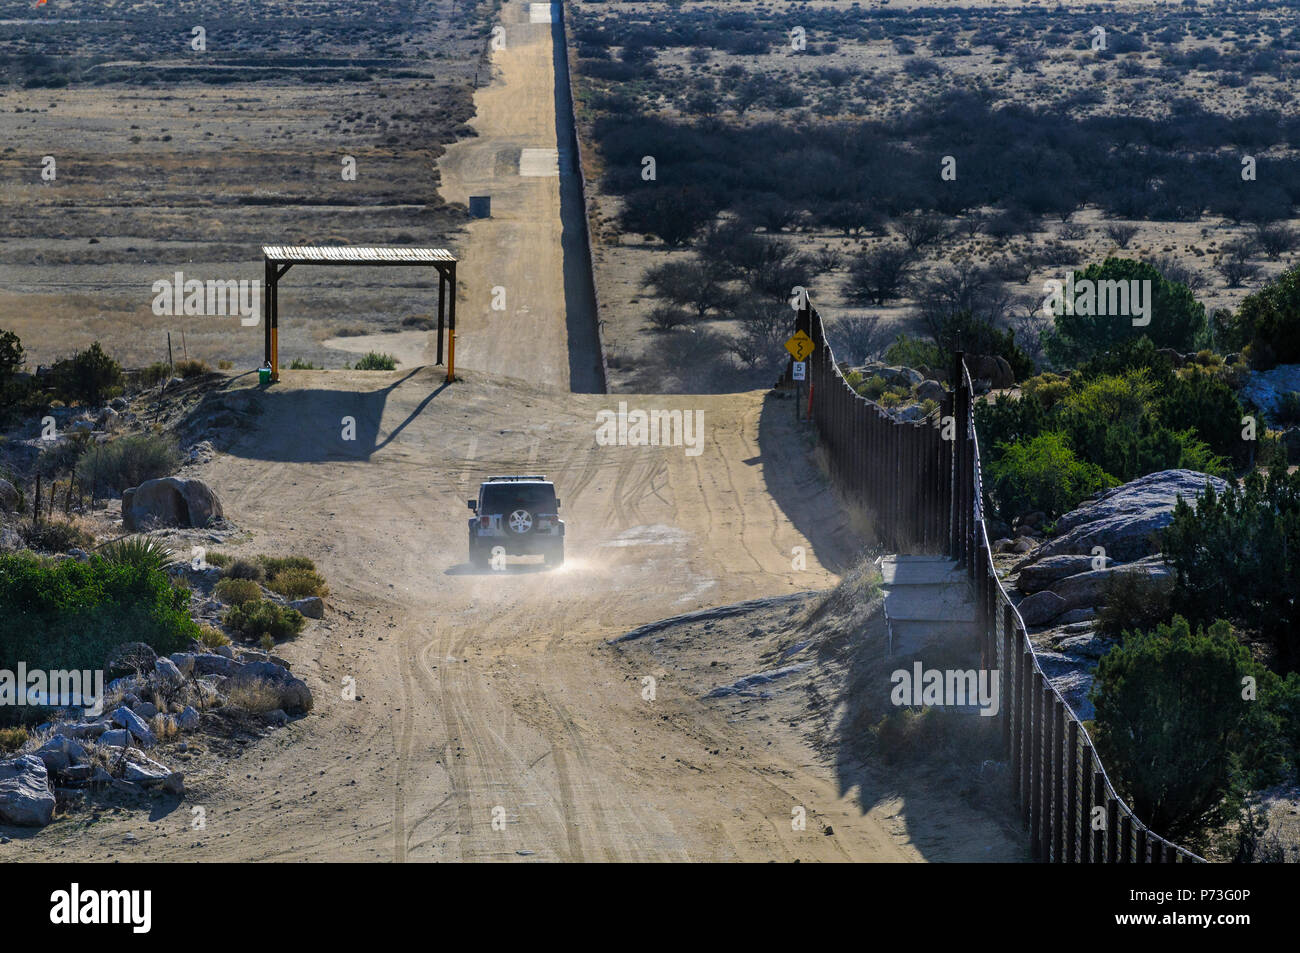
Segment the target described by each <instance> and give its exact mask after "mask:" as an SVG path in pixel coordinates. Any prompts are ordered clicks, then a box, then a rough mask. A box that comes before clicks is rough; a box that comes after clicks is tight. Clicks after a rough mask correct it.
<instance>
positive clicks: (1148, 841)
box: [787, 295, 1203, 864]
mask: <svg viewBox="0 0 1300 953" xmlns="http://www.w3.org/2000/svg"><path fill="white" fill-rule="evenodd" d="M795 330H796V332H798V331H803V332H805V333H806V334H807V335H808V336H809V337H810V338H812V342H813V344H814V346H815V350H814V351H813V352H812V354H811V355H810V356H809V358H808V361H807V367H806V371H807V373H806V377H807V384H808V389H809V390H808V408H809V413H810V416H811V420H812V422H813V424H814V426H815V427H816V428H817V433H818V436H819V438H820V442H821V445H822V446H823V447H824V448H825V451H826V454H827V460H828V462H829V468H830V471H831V478H832V479H833V480H834V481H835V482H836V484H837V485H838V486H839V487H840V488H841V490H842V491H843V492H844V494H845V495H846V497H847V498H848V499H849V501H850V502H853V503H857V504H858V505H860V506H862V507H863V508H864V509H866V510H867V511H868V513H870V514H871V516H872V518H873V520H874V528H875V532H876V535H877V537H878V539H879V541H880V543H881V544H882V545H883V546H885V547H887V548H888V549H890V550H891V551H893V552H896V553H909V554H918V553H931V554H946V555H947V556H948V557H950V558H952V559H954V560H956V561H958V562H959V563H960V564H961V565H962V566H963V567H965V569H966V571H967V573H968V575H969V577H970V584H971V587H972V590H973V592H974V596H975V602H976V628H977V632H978V639H979V650H980V664H981V666H982V667H983V668H986V669H996V670H997V671H998V672H999V673H1000V675H999V684H1000V691H1001V698H1000V706H999V711H998V715H997V718H998V719H999V720H1000V723H1001V728H1002V743H1003V747H1004V751H1005V755H1006V758H1007V762H1008V764H1009V768H1010V771H1009V780H1010V795H1011V797H1013V798H1014V800H1015V803H1016V807H1017V809H1018V810H1019V812H1020V815H1021V817H1022V818H1023V820H1024V822H1025V825H1026V827H1027V828H1028V832H1029V848H1030V853H1031V855H1032V857H1033V858H1034V859H1035V860H1039V861H1046V862H1058V863H1139V864H1143V863H1153V864H1159V863H1166V864H1168V863H1199V862H1203V860H1202V858H1200V857H1198V856H1197V855H1195V854H1193V853H1191V852H1190V851H1188V850H1185V849H1183V848H1181V847H1179V846H1177V845H1175V844H1172V843H1170V842H1169V841H1167V840H1165V839H1164V838H1163V837H1160V836H1159V835H1157V834H1156V833H1154V832H1153V831H1151V830H1150V829H1149V828H1147V827H1146V825H1144V824H1143V823H1142V822H1141V821H1140V820H1139V819H1138V818H1137V816H1136V815H1134V813H1133V812H1132V810H1130V809H1129V807H1128V805H1126V804H1125V803H1124V802H1123V801H1122V800H1121V799H1120V797H1119V795H1118V794H1116V793H1115V787H1114V785H1112V784H1111V782H1110V778H1109V777H1107V775H1106V769H1105V768H1104V767H1103V766H1102V763H1101V759H1100V758H1099V757H1098V756H1097V751H1096V749H1095V747H1094V746H1093V743H1092V739H1091V738H1090V737H1089V736H1088V732H1087V729H1085V728H1084V726H1083V724H1082V723H1081V722H1080V721H1079V719H1078V718H1077V717H1076V716H1075V714H1074V712H1073V711H1072V710H1071V709H1070V706H1069V705H1068V704H1066V702H1065V700H1064V699H1063V698H1062V697H1061V695H1060V693H1059V692H1058V691H1057V690H1056V689H1055V688H1054V687H1053V686H1052V684H1051V682H1050V681H1049V679H1048V678H1047V676H1046V674H1044V672H1043V670H1042V668H1041V666H1040V665H1039V664H1038V658H1037V656H1036V655H1035V654H1034V649H1033V645H1032V644H1031V643H1030V641H1029V637H1028V634H1027V630H1026V628H1025V623H1024V620H1023V619H1022V618H1021V617H1020V613H1019V612H1017V611H1016V607H1015V605H1014V604H1012V602H1011V599H1010V598H1009V597H1008V596H1007V592H1006V590H1005V589H1004V588H1003V586H1002V582H1001V580H1000V579H999V578H998V574H997V570H996V569H995V568H994V565H993V554H992V549H991V548H990V546H989V538H988V531H987V529H986V527H985V523H984V503H983V482H982V477H981V470H980V448H979V440H978V439H977V437H976V434H975V422H974V416H973V414H972V412H971V410H972V400H973V397H974V389H973V387H972V385H971V376H970V372H969V370H968V369H967V367H966V362H965V357H964V355H961V354H958V355H957V358H956V360H955V361H954V365H953V369H952V381H953V386H952V387H951V388H950V390H949V392H948V395H947V397H946V398H945V399H944V401H943V403H942V404H941V407H940V410H939V412H938V414H932V415H931V417H930V418H927V419H925V420H922V421H918V422H914V423H905V422H902V421H897V420H895V419H894V418H892V417H891V416H890V415H889V414H888V413H886V411H885V410H884V408H883V407H881V406H880V405H879V404H876V403H875V402H873V401H871V400H868V399H867V398H866V397H863V396H862V395H860V394H858V393H857V392H856V391H855V390H854V389H853V387H852V386H851V385H850V384H849V382H848V381H847V380H846V379H845V377H844V374H843V373H842V371H841V369H840V367H839V366H838V365H837V364H836V362H835V354H834V352H833V350H832V348H831V345H830V342H829V341H828V340H827V338H826V330H825V327H824V326H823V324H822V320H821V316H820V315H819V314H818V313H817V310H816V308H814V307H813V305H812V302H811V301H809V300H808V299H807V296H806V295H805V296H803V307H802V308H800V309H799V311H798V314H797V317H796V319H795ZM790 377H791V374H790V371H789V370H787V380H788V379H790Z"/></svg>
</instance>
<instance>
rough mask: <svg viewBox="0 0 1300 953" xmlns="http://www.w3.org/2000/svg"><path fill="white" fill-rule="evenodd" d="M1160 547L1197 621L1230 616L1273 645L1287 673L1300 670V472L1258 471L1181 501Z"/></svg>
mask: <svg viewBox="0 0 1300 953" xmlns="http://www.w3.org/2000/svg"><path fill="white" fill-rule="evenodd" d="M1161 549H1162V551H1163V552H1164V554H1165V560H1166V561H1167V562H1168V563H1169V565H1170V566H1171V567H1173V569H1174V571H1175V588H1174V597H1173V601H1174V605H1176V606H1177V607H1178V610H1179V611H1180V612H1181V613H1183V614H1184V615H1185V616H1187V618H1188V619H1189V620H1190V621H1191V622H1192V623H1193V624H1208V621H1210V620H1213V619H1217V618H1220V617H1223V618H1227V619H1228V620H1230V621H1231V622H1233V623H1234V624H1235V625H1237V626H1239V627H1241V628H1243V629H1247V630H1250V631H1252V632H1255V633H1258V634H1259V635H1260V636H1262V637H1263V638H1264V639H1265V640H1267V641H1268V642H1269V643H1271V644H1272V645H1273V647H1274V649H1275V651H1276V652H1277V658H1278V664H1279V667H1280V669H1281V671H1283V672H1287V671H1293V670H1296V669H1297V668H1300V635H1297V633H1298V632H1300V473H1295V474H1288V473H1287V472H1286V471H1285V470H1283V469H1281V468H1275V469H1272V470H1270V471H1269V472H1268V473H1261V472H1259V471H1255V472H1253V473H1251V474H1249V475H1248V476H1247V477H1246V479H1245V481H1244V484H1243V485H1242V486H1240V487H1237V486H1232V485H1230V486H1229V487H1228V488H1227V490H1226V491H1225V492H1223V493H1219V492H1218V491H1216V490H1215V489H1214V488H1213V487H1212V486H1207V487H1206V488H1205V490H1204V492H1202V493H1200V494H1199V495H1198V496H1197V498H1196V500H1195V501H1187V500H1179V501H1178V503H1177V504H1176V505H1175V506H1174V512H1173V518H1172V521H1171V522H1170V524H1169V525H1168V526H1167V527H1166V528H1165V531H1164V533H1163V534H1162V536H1161Z"/></svg>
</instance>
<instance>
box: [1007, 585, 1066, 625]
mask: <svg viewBox="0 0 1300 953" xmlns="http://www.w3.org/2000/svg"><path fill="white" fill-rule="evenodd" d="M1016 608H1017V609H1018V610H1019V611H1020V617H1021V618H1022V619H1024V620H1025V625H1031V626H1032V625H1045V624H1046V623H1048V622H1051V621H1052V620H1053V619H1055V618H1056V617H1057V616H1058V615H1060V614H1061V613H1062V612H1064V611H1065V610H1066V608H1068V607H1067V606H1066V604H1065V600H1064V599H1062V598H1061V597H1060V596H1059V595H1057V594H1056V593H1054V592H1052V591H1051V590H1045V591H1043V592H1036V593H1034V594H1033V595H1032V596H1028V597H1026V598H1025V600H1024V601H1023V602H1022V603H1020V605H1018V606H1017V607H1016Z"/></svg>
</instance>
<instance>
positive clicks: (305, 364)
mask: <svg viewBox="0 0 1300 953" xmlns="http://www.w3.org/2000/svg"><path fill="white" fill-rule="evenodd" d="M289 370H291V371H315V370H319V368H317V367H316V365H315V364H313V363H312V362H311V361H304V360H303V359H302V358H300V357H295V358H294V359H293V363H291V364H290V365H289Z"/></svg>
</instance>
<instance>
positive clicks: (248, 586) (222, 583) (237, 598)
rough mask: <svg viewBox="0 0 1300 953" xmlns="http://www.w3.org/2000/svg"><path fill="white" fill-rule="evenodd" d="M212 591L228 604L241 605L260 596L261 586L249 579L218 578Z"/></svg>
mask: <svg viewBox="0 0 1300 953" xmlns="http://www.w3.org/2000/svg"><path fill="white" fill-rule="evenodd" d="M213 591H215V592H216V594H217V598H218V599H220V600H221V601H222V602H224V603H225V604H226V605H228V606H238V605H243V604H244V603H246V602H253V601H254V600H257V599H261V598H262V587H261V586H259V585H258V584H257V583H255V582H253V580H251V579H230V578H226V579H220V580H218V581H217V585H216V587H215V589H214V590H213Z"/></svg>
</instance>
